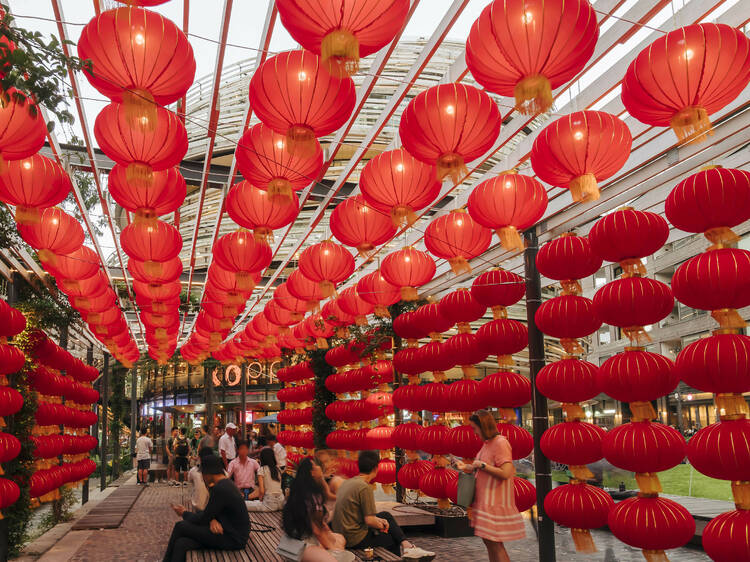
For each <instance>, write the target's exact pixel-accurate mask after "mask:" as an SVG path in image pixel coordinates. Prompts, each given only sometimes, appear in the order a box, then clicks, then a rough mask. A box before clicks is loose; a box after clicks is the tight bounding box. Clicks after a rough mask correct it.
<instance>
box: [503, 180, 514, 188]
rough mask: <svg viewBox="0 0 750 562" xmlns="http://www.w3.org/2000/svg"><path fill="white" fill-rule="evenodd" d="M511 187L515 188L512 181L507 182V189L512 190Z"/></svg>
mask: <svg viewBox="0 0 750 562" xmlns="http://www.w3.org/2000/svg"><path fill="white" fill-rule="evenodd" d="M511 187H513V182H511V181H510V180H508V181H506V182H505V189H510V188H511Z"/></svg>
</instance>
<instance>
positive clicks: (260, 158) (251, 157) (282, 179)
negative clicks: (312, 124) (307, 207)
mask: <svg viewBox="0 0 750 562" xmlns="http://www.w3.org/2000/svg"><path fill="white" fill-rule="evenodd" d="M235 156H236V157H237V167H238V168H239V169H240V172H241V173H242V175H243V176H244V177H245V179H246V180H248V181H249V182H250V183H252V184H253V185H254V186H256V187H258V188H260V189H264V190H267V191H268V193H270V194H271V195H280V196H282V197H284V198H288V197H290V196H291V194H292V191H299V190H301V189H304V188H305V187H307V186H308V185H310V184H311V183H312V182H313V181H314V180H315V178H317V176H318V173H319V172H320V170H321V168H322V167H323V150H322V149H321V148H320V144H319V143H318V142H317V141H315V142H314V143H313V150H312V151H311V154H300V153H299V151H297V152H292V151H291V150H289V147H288V144H287V141H286V137H285V136H284V135H283V134H280V133H277V132H276V131H274V130H273V129H271V128H270V127H266V126H265V125H264V124H263V123H258V124H257V125H255V126H253V127H251V128H250V129H248V130H247V131H245V134H244V135H242V138H241V139H240V141H239V143H237V149H236V150H235Z"/></svg>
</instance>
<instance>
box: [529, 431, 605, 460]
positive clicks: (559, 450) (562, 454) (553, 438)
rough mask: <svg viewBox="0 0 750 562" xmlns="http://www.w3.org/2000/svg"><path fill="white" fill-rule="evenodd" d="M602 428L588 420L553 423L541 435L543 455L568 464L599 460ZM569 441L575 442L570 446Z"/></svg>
mask: <svg viewBox="0 0 750 562" xmlns="http://www.w3.org/2000/svg"><path fill="white" fill-rule="evenodd" d="M606 433H607V432H606V431H605V430H604V428H602V427H599V426H598V425H594V424H592V423H588V422H582V421H578V420H576V421H570V422H565V423H559V424H557V425H553V426H552V427H550V428H549V429H548V430H547V431H545V432H544V435H542V440H541V443H540V445H541V448H542V452H543V453H544V454H545V456H547V457H549V458H550V459H552V460H553V461H555V462H559V463H562V464H567V465H569V466H582V465H586V464H591V463H593V462H596V461H598V460H600V459H601V458H602V457H603V454H602V440H603V439H604V436H605V435H606ZM571 443H576V446H575V447H571V446H570V444H571Z"/></svg>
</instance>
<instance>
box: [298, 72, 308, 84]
mask: <svg viewBox="0 0 750 562" xmlns="http://www.w3.org/2000/svg"><path fill="white" fill-rule="evenodd" d="M297 78H299V81H300V82H302V81H303V80H307V73H306V72H305V71H304V70H302V71H300V73H299V74H297Z"/></svg>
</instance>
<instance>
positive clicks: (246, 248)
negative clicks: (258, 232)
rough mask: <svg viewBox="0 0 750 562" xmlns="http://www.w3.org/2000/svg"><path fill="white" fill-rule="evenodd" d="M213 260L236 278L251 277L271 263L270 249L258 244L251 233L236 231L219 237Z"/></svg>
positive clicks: (263, 244) (262, 243) (266, 245)
mask: <svg viewBox="0 0 750 562" xmlns="http://www.w3.org/2000/svg"><path fill="white" fill-rule="evenodd" d="M213 254H214V260H215V261H216V264H217V265H218V266H219V267H221V268H222V269H226V270H227V271H231V272H234V273H235V274H236V275H237V276H238V277H251V278H252V274H254V273H258V272H260V271H263V270H264V269H265V268H267V267H268V266H269V265H270V263H271V248H270V247H269V246H268V244H266V243H265V242H259V241H257V240H256V239H255V236H253V234H252V233H250V232H248V231H246V230H241V229H240V230H237V231H236V232H230V233H229V234H225V235H223V236H221V237H220V238H219V239H218V240H217V241H216V243H215V244H214V247H213Z"/></svg>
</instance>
